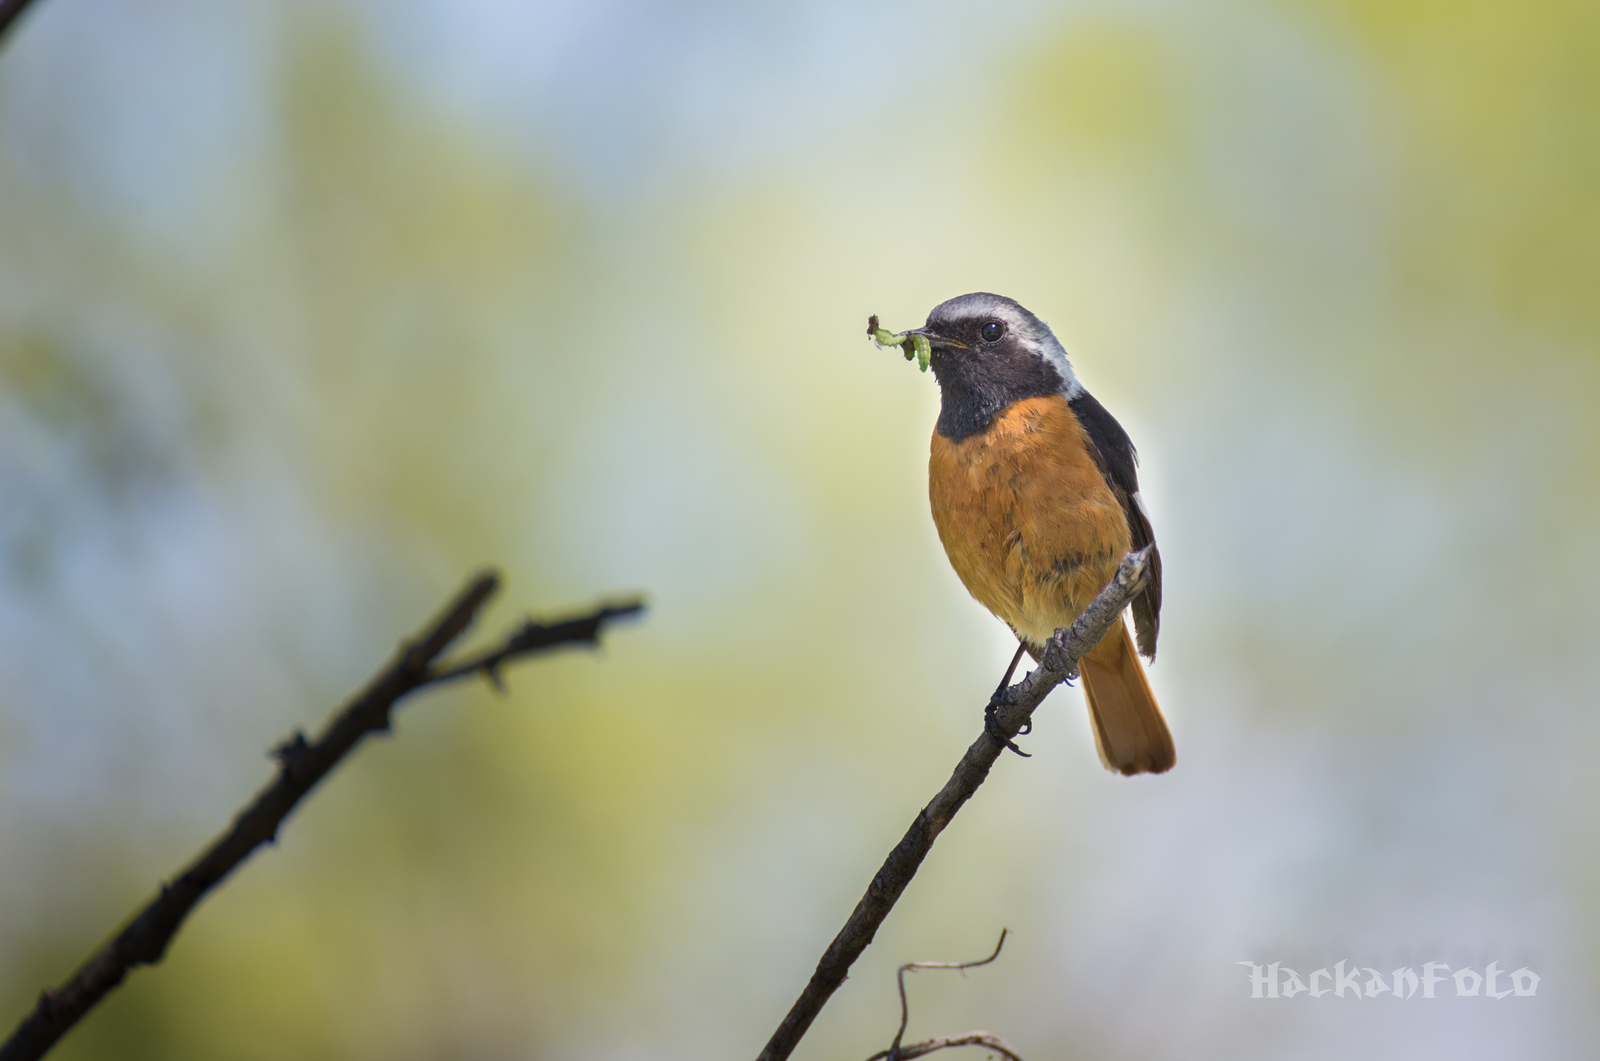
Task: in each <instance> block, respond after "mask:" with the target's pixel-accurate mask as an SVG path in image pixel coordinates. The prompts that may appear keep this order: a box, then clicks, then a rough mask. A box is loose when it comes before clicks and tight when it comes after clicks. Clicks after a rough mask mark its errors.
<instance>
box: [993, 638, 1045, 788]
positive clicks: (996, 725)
mask: <svg viewBox="0 0 1600 1061" xmlns="http://www.w3.org/2000/svg"><path fill="white" fill-rule="evenodd" d="M1026 648H1027V643H1026V642H1024V641H1022V640H1021V639H1020V638H1019V639H1018V640H1017V654H1016V655H1014V656H1012V657H1011V666H1009V667H1007V668H1006V673H1005V677H1003V678H1001V679H1000V684H999V685H997V686H995V687H994V695H993V696H991V697H989V706H987V707H985V708H984V709H983V728H984V730H985V731H986V732H987V733H988V734H989V736H991V737H993V738H994V739H995V741H996V742H998V743H1000V744H1004V745H1005V746H1006V747H1007V748H1010V749H1011V750H1012V751H1014V752H1016V753H1017V754H1018V755H1020V756H1022V757H1023V758H1024V759H1027V758H1029V755H1028V753H1027V752H1025V751H1023V750H1022V749H1021V748H1019V747H1017V742H1016V741H1014V740H1009V739H1007V737H1006V735H1005V734H1004V733H1003V732H1001V730H1000V719H999V718H998V717H997V716H996V715H995V712H996V711H998V710H999V709H1000V705H1001V704H1002V703H1003V702H1004V697H1005V695H1006V688H1007V687H1008V686H1010V684H1011V676H1012V675H1013V674H1015V673H1017V664H1018V663H1020V662H1022V653H1023V651H1024V650H1025V649H1026ZM1032 729H1033V722H1032V720H1031V719H1030V720H1029V721H1027V722H1024V723H1023V724H1022V728H1021V729H1019V730H1018V731H1017V733H1018V734H1019V735H1020V734H1023V733H1027V732H1030V731H1031V730H1032Z"/></svg>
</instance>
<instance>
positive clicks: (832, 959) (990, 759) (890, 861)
mask: <svg viewBox="0 0 1600 1061" xmlns="http://www.w3.org/2000/svg"><path fill="white" fill-rule="evenodd" d="M1150 552H1151V548H1150V547H1148V546H1147V547H1146V548H1144V549H1141V550H1139V551H1138V552H1136V553H1129V554H1128V555H1127V556H1125V557H1123V558H1122V564H1121V566H1119V567H1118V568H1117V573H1116V575H1114V576H1113V577H1112V579H1111V581H1110V582H1109V583H1108V584H1107V585H1106V588H1105V589H1103V590H1101V591H1100V595H1099V596H1097V597H1095V599H1094V601H1093V602H1092V603H1091V604H1090V605H1089V607H1088V608H1086V609H1084V612H1083V614H1082V615H1080V616H1078V620H1077V622H1075V623H1073V624H1072V626H1071V627H1070V628H1068V629H1064V630H1057V631H1056V633H1055V636H1054V637H1052V638H1051V639H1050V641H1049V644H1048V645H1047V646H1046V648H1045V653H1044V658H1043V659H1042V660H1041V661H1040V663H1039V667H1038V669H1037V670H1035V671H1032V672H1031V673H1029V675H1028V676H1027V677H1026V678H1024V679H1023V680H1022V681H1020V682H1018V683H1017V684H1016V685H1013V686H1011V687H1010V688H1008V689H1007V690H1006V691H1005V693H1004V694H1003V695H1002V696H1000V697H999V698H998V704H999V706H998V709H997V710H996V712H995V719H996V721H997V722H998V724H999V729H1000V730H1001V732H1002V734H1003V736H1004V737H1005V738H1006V739H1007V740H1009V739H1011V738H1014V737H1016V735H1017V734H1018V733H1019V732H1021V730H1022V727H1023V726H1024V725H1025V724H1026V723H1027V722H1028V720H1029V719H1030V718H1032V717H1033V712H1034V710H1035V709H1036V708H1037V707H1038V706H1039V704H1040V703H1042V702H1043V701H1044V698H1045V697H1046V696H1048V695H1049V693H1050V691H1051V690H1052V689H1054V688H1055V687H1056V686H1057V685H1059V684H1060V683H1061V682H1062V681H1063V680H1064V679H1066V678H1068V677H1070V676H1071V675H1073V674H1075V673H1076V672H1077V667H1078V660H1079V659H1080V658H1081V657H1082V656H1083V654H1084V653H1085V652H1088V651H1089V650H1090V649H1091V648H1093V647H1094V646H1095V645H1097V644H1099V643H1100V639H1101V638H1102V637H1104V636H1105V634H1106V631H1107V630H1109V629H1110V628H1111V624H1112V623H1113V622H1115V621H1117V619H1119V618H1120V617H1121V616H1122V610H1123V609H1124V608H1126V607H1127V605H1128V601H1129V600H1131V599H1132V598H1133V596H1134V595H1135V594H1136V593H1138V592H1139V590H1141V589H1143V588H1144V584H1145V582H1146V580H1148V579H1149V577H1150ZM1004 748H1005V744H1004V743H1003V742H1002V741H1001V740H999V739H997V738H996V737H994V736H991V735H990V733H989V732H988V730H987V729H986V730H985V731H984V732H983V734H982V735H980V736H979V737H978V739H977V740H976V741H975V742H973V744H972V746H971V747H970V748H968V749H967V753H966V754H965V755H963V756H962V757H961V762H960V763H958V764H957V765H956V769H955V772H954V773H953V774H951V775H950V780H949V781H947V782H945V786H944V788H942V789H940V790H939V794H938V795H936V796H934V797H933V799H932V800H931V801H930V802H929V803H928V805H927V806H926V807H923V808H922V811H921V812H920V813H919V814H918V815H917V817H916V820H915V821H913V822H912V823H911V828H909V829H907V830H906V834H905V836H903V837H901V839H900V842H899V843H898V844H896V845H895V848H894V850H893V851H891V852H889V857H888V858H887V859H885V860H884V863H883V866H882V867H881V868H880V869H879V870H878V872H877V875H876V876H874V877H873V878H872V883H871V884H869V885H868V886H867V891H866V894H865V895H863V896H862V897H861V901H860V902H858V903H856V908H855V909H854V910H853V911H851V914H850V918H849V920H847V921H846V922H845V925H844V928H842V929H840V930H839V934H838V935H837V936H835V937H834V939H833V942H832V943H830V944H828V949H827V950H826V951H824V952H823V954H822V960H821V961H819V962H818V963H817V969H816V971H815V972H814V973H812V974H811V980H810V982H809V983H807V984H806V987H805V990H804V991H802V992H801V993H800V997H799V998H798V999H797V1000H796V1001H795V1004H794V1005H793V1006H792V1007H790V1009H789V1012H788V1014H787V1015H786V1016H785V1017H784V1018H783V1023H781V1024H779V1025H778V1030H777V1031H775V1032H773V1034H772V1038H771V1039H770V1040H768V1042H767V1045H766V1047H765V1048H764V1049H763V1050H762V1051H761V1054H760V1057H759V1059H758V1061H784V1059H785V1058H787V1057H788V1056H789V1055H790V1054H791V1053H793V1052H794V1048H795V1047H796V1046H797V1045H799V1042H800V1040H801V1038H802V1037H803V1036H804V1035H805V1033H806V1030H807V1029H809V1028H810V1027H811V1022H812V1021H814V1020H815V1019H816V1017H817V1014H818V1013H820V1012H822V1007H823V1006H825V1005H826V1004H827V1002H828V999H829V998H830V997H831V996H832V995H833V993H834V991H836V990H838V988H839V985H840V984H842V983H843V982H844V978H845V975H846V974H847V973H848V972H849V971H850V966H851V965H852V964H854V962H855V960H856V959H857V958H858V957H860V956H861V952H862V951H864V950H866V949H867V946H868V945H869V944H870V943H871V942H872V938H873V936H875V935H876V934H877V932H878V926H879V925H881V924H883V919H884V918H886V917H888V916H889V911H890V910H892V909H894V904H895V902H896V901H898V900H899V898H900V894H901V893H902V892H903V891H905V889H906V885H908V884H910V883H911V878H912V877H913V876H915V875H916V872H917V868H918V867H919V866H921V865H922V860H923V858H924V857H926V856H927V854H928V851H929V850H930V849H931V848H932V847H933V842H934V841H935V840H936V839H938V837H939V833H940V832H942V831H943V830H944V827H945V826H946V825H948V824H950V819H952V818H954V817H955V815H956V812H957V811H959V810H960V809H961V807H962V805H963V804H964V803H966V802H967V800H968V799H970V798H971V797H972V794H973V793H974V792H976V791H977V790H978V786H979V785H981V784H983V782H984V779H985V778H987V777H988V776H989V769H990V767H992V766H993V765H994V762H995V760H996V759H997V758H999V756H1000V753H1001V752H1002V751H1003V750H1004ZM0 1061H4V1059H0Z"/></svg>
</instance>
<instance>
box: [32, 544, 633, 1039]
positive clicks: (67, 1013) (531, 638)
mask: <svg viewBox="0 0 1600 1061" xmlns="http://www.w3.org/2000/svg"><path fill="white" fill-rule="evenodd" d="M499 583H500V579H499V576H498V575H495V574H494V573H493V572H485V573H483V574H481V575H478V576H477V577H476V578H474V579H473V581H472V582H471V583H469V584H468V585H467V587H466V588H465V589H463V590H462V591H461V593H460V594H458V595H457V597H456V599H455V600H454V601H452V602H451V603H450V605H449V606H448V607H446V608H445V610H444V611H443V612H442V613H440V615H439V617H438V618H437V619H436V620H435V621H434V623H433V625H432V626H430V627H429V628H428V629H427V631H426V632H425V633H423V634H422V636H421V637H419V638H418V639H417V640H415V641H412V642H410V643H406V644H402V645H401V646H400V648H399V650H398V651H397V652H396V654H395V657H394V659H393V661H391V662H390V664H389V665H388V666H387V667H385V668H384V669H383V670H382V671H381V672H379V673H378V675H377V676H376V677H374V678H373V679H372V680H371V681H370V682H369V683H368V684H367V686H366V688H365V689H364V690H362V692H360V693H359V694H357V696H356V697H355V698H354V699H353V700H351V701H350V702H349V704H348V705H347V706H346V707H345V708H344V710H342V711H340V712H339V713H338V714H336V715H335V716H334V717H333V718H332V719H330V720H329V722H328V724H327V726H326V727H325V728H324V729H323V731H322V733H321V735H320V736H318V737H317V739H316V740H315V741H311V742H307V740H306V736H305V734H304V733H303V732H300V731H296V732H295V734H294V736H292V737H290V738H289V739H288V740H286V741H284V742H283V743H282V744H280V745H279V746H278V747H277V748H275V749H274V750H273V753H272V755H273V758H275V759H277V761H278V776H277V778H276V779H275V780H274V781H273V782H272V783H271V784H270V785H268V786H267V787H266V788H264V789H262V790H261V792H259V793H258V794H257V795H256V798H255V799H254V800H253V801H252V802H251V803H250V805H249V806H247V807H245V808H244V809H243V810H241V811H240V812H239V814H238V816H237V817H235V818H234V821H233V826H232V827H231V828H230V829H229V830H228V831H227V832H225V833H223V834H222V835H221V836H219V837H218V838H217V839H216V840H214V841H212V843H211V846H210V847H208V848H206V849H205V850H204V851H203V852H201V854H200V855H199V857H197V858H196V859H195V860H194V861H193V862H191V863H190V864H189V866H188V868H186V869H184V870H183V871H182V873H181V874H179V876H178V878H177V879H176V880H174V881H173V882H172V883H170V884H163V885H162V886H161V890H160V891H159V892H157V893H156V895H155V896H154V897H153V898H152V899H150V901H149V902H147V903H146V904H145V905H144V907H143V909H141V910H140V911H139V912H138V913H137V914H135V915H134V917H133V919H132V920H131V921H129V922H128V923H127V926H126V927H125V928H123V929H122V931H121V932H119V933H118V934H117V935H116V937H115V938H114V939H112V940H111V941H110V942H109V943H107V944H106V945H105V946H103V947H101V948H100V950H99V951H97V952H96V953H95V954H94V955H93V956H92V957H90V958H89V960H88V961H87V962H85V963H84V964H83V966H82V967H81V968H80V969H79V970H78V971H77V972H76V973H74V974H73V975H72V977H71V979H69V980H68V981H67V982H66V983H64V984H62V985H61V986H60V987H58V988H56V989H55V990H54V991H51V990H45V991H43V992H42V993H40V995H39V1002H38V1004H37V1005H36V1006H35V1007H34V1010H33V1012H32V1013H30V1014H29V1015H28V1016H27V1017H26V1018H24V1019H23V1021H22V1023H21V1024H19V1025H18V1026H17V1029H16V1031H14V1032H12V1033H11V1038H10V1039H8V1040H6V1042H5V1043H4V1044H3V1045H0V1061H34V1059H36V1058H39V1057H42V1056H44V1054H45V1052H46V1051H48V1050H49V1049H50V1047H52V1046H53V1045H55V1042H56V1040H58V1039H60V1038H61V1036H62V1035H64V1034H65V1033H66V1031H67V1029H69V1028H71V1027H72V1026H73V1024H75V1023H77V1021H78V1020H79V1019H80V1018H82V1017H83V1015H84V1014H85V1013H87V1012H89V1010H90V1009H91V1008H93V1007H94V1005H95V1003H97V1002H99V1001H100V999H101V998H103V997H105V995H106V994H107V993H108V992H110V991H111V990H112V989H113V988H115V987H116V986H117V985H118V984H120V983H121V982H122V979H123V977H125V976H126V975H127V974H128V972H129V970H131V969H133V968H134V967H136V966H139V965H154V964H155V963H156V962H159V961H160V960H161V957H162V955H163V954H164V953H165V952H166V949H167V945H168V944H169V943H170V942H171V941H172V937H173V936H174V935H176V934H177V931H178V928H179V926H180V925H182V924H183V920H184V918H186V917H187V916H188V915H189V911H190V910H192V909H194V907H195V905H196V904H197V903H199V901H200V900H201V898H203V897H204V896H205V894H206V893H207V892H209V891H210V890H211V889H212V888H214V887H215V886H216V885H217V884H219V883H220V882H221V881H222V879H223V878H224V877H226V876H227V875H228V874H229V873H231V872H232V871H233V869H234V867H236V866H237V865H239V863H241V862H243V861H244V860H245V859H246V858H248V857H250V854H251V853H252V852H254V851H255V849H256V848H258V847H260V846H261V845H262V844H267V843H272V842H273V841H275V840H276V839H277V835H278V828H279V826H280V825H282V823H283V820H284V818H286V817H287V816H288V814H289V812H290V811H292V810H293V809H294V808H295V805H296V804H298V803H299V802H300V800H301V799H302V798H303V797H304V796H305V795H306V793H307V792H309V791H311V789H312V788H313V787H314V786H315V785H316V784H317V782H319V781H321V780H322V779H323V778H324V777H325V776H327V774H328V772H329V771H330V770H332V769H333V768H334V766H336V765H337V764H338V762H339V761H340V760H341V759H342V758H343V757H344V756H345V755H346V754H347V753H348V752H349V751H350V750H351V749H352V748H354V747H355V745H356V744H357V743H358V742H359V741H360V740H361V739H362V738H363V737H365V736H366V735H367V734H369V733H377V732H383V731H386V730H388V729H389V722H390V718H389V716H390V713H391V711H392V710H393V708H394V706H395V702H396V701H398V700H399V699H400V698H401V697H404V696H406V695H407V694H409V693H412V692H415V691H416V690H418V689H421V688H423V687H425V686H429V685H436V684H438V683H440V682H446V681H451V680H453V679H456V678H459V677H462V676H464V675H467V674H473V673H480V672H481V673H484V674H487V675H489V676H490V677H491V678H492V679H493V680H495V682H496V684H499V682H498V671H497V669H496V668H498V667H499V666H501V665H502V664H504V663H507V662H510V661H511V660H513V659H517V658H521V657H523V656H527V655H531V654H533V653H536V652H539V651H542V650H544V649H548V648H554V647H556V646H558V645H565V644H588V645H594V644H598V643H599V639H600V630H601V627H602V626H603V625H604V624H605V623H607V622H609V621H611V620H613V619H617V618H622V617H624V616H631V615H636V614H638V613H639V612H640V611H641V610H643V605H642V604H640V603H638V602H637V601H634V602H629V603H626V604H621V605H617V606H614V607H602V608H600V609H598V610H597V611H595V612H594V613H593V614H590V615H586V616H580V617H578V618H574V619H568V620H565V621H562V622H558V623H553V624H551V625H549V626H543V625H540V624H538V623H534V622H532V621H531V620H530V621H528V622H526V623H524V624H523V625H522V626H521V627H520V628H519V629H518V630H517V631H516V632H514V633H512V634H511V635H510V636H509V637H507V639H506V640H505V642H504V643H503V644H501V645H500V646H499V647H497V648H494V649H492V650H490V651H488V652H484V653H482V654H480V655H478V656H475V657H469V658H468V659H467V660H465V661H464V662H461V663H458V664H441V665H437V666H436V665H435V660H437V659H438V657H439V656H440V655H442V654H443V653H444V650H445V649H446V648H448V647H449V646H450V643H451V642H453V641H454V640H455V639H456V638H457V637H460V636H461V634H463V633H464V632H465V631H466V630H467V628H468V627H469V626H471V625H472V622H473V620H474V619H476V618H477V614H478V610H479V609H480V608H482V607H483V605H484V602H485V601H487V600H488V599H489V597H490V596H491V595H492V594H493V593H494V591H495V589H496V588H497V587H498V586H499Z"/></svg>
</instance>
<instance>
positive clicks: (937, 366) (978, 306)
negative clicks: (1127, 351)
mask: <svg viewBox="0 0 1600 1061" xmlns="http://www.w3.org/2000/svg"><path fill="white" fill-rule="evenodd" d="M914 331H915V332H916V334H919V335H924V336H927V338H928V342H929V343H930V344H931V346H932V348H933V349H932V366H933V374H934V375H935V376H936V377H938V380H939V391H940V394H941V396H942V407H941V409H940V412H939V425H938V430H939V433H940V434H941V435H944V436H945V437H946V438H949V439H951V440H952V441H960V440H961V439H963V438H966V437H967V436H969V435H973V434H977V433H978V432H981V431H983V430H985V429H987V428H988V426H989V425H990V424H991V423H992V422H993V421H994V418H995V417H996V416H998V415H999V414H1000V413H1001V412H1003V411H1004V410H1005V409H1006V408H1007V407H1008V406H1010V405H1011V404H1013V403H1015V402H1019V401H1021V400H1023V399H1024V398H1037V397H1044V396H1046V395H1050V394H1061V395H1063V396H1065V397H1066V398H1068V399H1071V398H1074V397H1076V396H1077V395H1078V394H1079V393H1081V391H1082V387H1080V386H1079V384H1078V379H1077V377H1076V376H1075V375H1073V372H1072V365H1071V364H1070V363H1069V362H1068V361H1067V352H1066V350H1064V349H1063V348H1062V346H1061V343H1060V342H1059V341H1058V340H1057V339H1056V337H1055V335H1054V334H1053V333H1052V332H1051V331H1050V326H1049V325H1048V324H1046V323H1045V322H1044V321H1042V320H1040V319H1039V318H1038V317H1035V316H1034V315H1033V314H1032V313H1029V312H1028V311H1027V310H1026V309H1024V308H1023V307H1022V306H1020V305H1018V304H1017V303H1016V302H1014V301H1012V300H1011V299H1009V298H1005V297H1003V296H1001V295H991V294H988V293H986V292H982V291H978V292H974V293H973V294H970V295H961V296H960V297H958V298H952V299H950V300H949V301H948V302H941V303H940V304H939V305H937V306H935V307H934V309H933V312H932V313H930V314H928V323H926V324H924V325H923V326H922V327H921V328H917V329H914Z"/></svg>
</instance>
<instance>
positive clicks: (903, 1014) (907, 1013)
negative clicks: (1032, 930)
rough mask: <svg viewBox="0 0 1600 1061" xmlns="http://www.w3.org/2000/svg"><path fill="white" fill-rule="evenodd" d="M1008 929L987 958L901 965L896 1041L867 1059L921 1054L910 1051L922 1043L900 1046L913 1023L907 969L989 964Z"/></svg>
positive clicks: (898, 1058) (898, 1060)
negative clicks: (908, 1001)
mask: <svg viewBox="0 0 1600 1061" xmlns="http://www.w3.org/2000/svg"><path fill="white" fill-rule="evenodd" d="M1006 931H1007V930H1006V929H1003V928H1002V929H1001V930H1000V940H999V942H997V943H996V944H995V945H994V953H993V954H991V955H989V956H988V957H987V958H979V959H978V960H977V961H971V962H906V963H905V964H904V965H902V966H900V971H899V972H898V973H896V974H895V979H896V980H897V981H899V984H900V1030H899V1031H897V1032H895V1033H894V1041H893V1042H891V1043H890V1044H889V1049H887V1050H884V1051H882V1052H881V1053H876V1054H873V1055H872V1056H871V1057H870V1058H868V1059H867V1061H877V1059H878V1058H880V1057H887V1058H888V1059H889V1061H901V1059H902V1058H906V1057H918V1056H920V1055H918V1054H913V1053H910V1052H909V1051H911V1050H914V1049H916V1046H920V1045H921V1044H920V1043H919V1044H915V1045H913V1046H908V1047H905V1048H904V1049H902V1048H901V1046H900V1040H901V1039H903V1038H905V1034H906V1025H907V1024H910V1023H911V1007H910V1006H909V1005H908V1004H907V1003H906V970H908V969H909V970H912V971H915V970H917V969H976V968H977V967H978V966H980V965H988V964H989V963H990V962H992V961H994V960H995V959H996V958H998V957H1000V948H1001V947H1004V946H1005V945H1006ZM968 1034H971V1035H987V1034H988V1033H987V1032H970V1033H968ZM951 1045H955V1044H951ZM941 1049H942V1047H941ZM928 1052H930V1051H923V1053H928Z"/></svg>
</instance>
